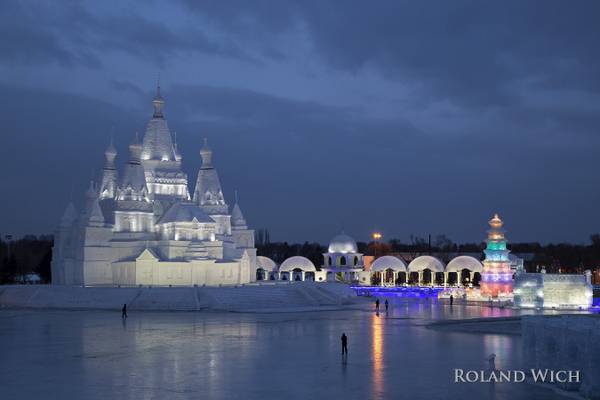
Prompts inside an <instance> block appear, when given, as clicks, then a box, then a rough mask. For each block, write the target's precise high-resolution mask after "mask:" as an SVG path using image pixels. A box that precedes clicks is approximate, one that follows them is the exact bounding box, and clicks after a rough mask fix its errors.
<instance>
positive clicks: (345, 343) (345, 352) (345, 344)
mask: <svg viewBox="0 0 600 400" xmlns="http://www.w3.org/2000/svg"><path fill="white" fill-rule="evenodd" d="M340 339H341V340H342V358H343V357H344V356H348V336H346V333H342V337H341V338H340Z"/></svg>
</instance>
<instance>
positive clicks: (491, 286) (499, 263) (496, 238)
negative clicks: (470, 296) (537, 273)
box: [479, 214, 513, 298]
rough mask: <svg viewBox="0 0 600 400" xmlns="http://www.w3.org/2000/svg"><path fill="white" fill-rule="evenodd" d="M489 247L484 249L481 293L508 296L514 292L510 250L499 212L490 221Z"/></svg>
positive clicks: (483, 295) (488, 295) (480, 284)
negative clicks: (507, 246)
mask: <svg viewBox="0 0 600 400" xmlns="http://www.w3.org/2000/svg"><path fill="white" fill-rule="evenodd" d="M489 224H490V227H491V228H490V230H489V231H488V239H487V247H486V249H485V250H484V252H485V260H484V261H483V271H482V273H481V282H480V283H479V286H480V293H481V296H482V297H484V298H489V297H492V298H495V297H498V296H507V295H510V294H511V293H512V281H513V279H512V271H511V269H510V260H509V259H508V253H510V251H509V250H507V249H506V238H505V237H504V229H502V224H503V222H502V220H501V219H500V217H498V214H495V215H494V218H492V219H491V220H490V221H489Z"/></svg>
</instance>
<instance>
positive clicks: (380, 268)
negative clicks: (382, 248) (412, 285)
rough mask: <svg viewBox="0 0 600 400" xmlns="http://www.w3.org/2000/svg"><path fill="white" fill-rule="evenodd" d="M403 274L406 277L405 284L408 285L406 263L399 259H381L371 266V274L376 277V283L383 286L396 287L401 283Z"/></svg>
mask: <svg viewBox="0 0 600 400" xmlns="http://www.w3.org/2000/svg"><path fill="white" fill-rule="evenodd" d="M401 273H402V275H403V277H404V283H406V282H407V276H408V275H407V268H406V263H405V262H404V261H403V260H401V259H400V258H398V257H394V256H383V257H379V258H378V259H377V260H375V261H374V262H373V264H371V274H372V275H375V278H376V281H378V282H379V283H380V284H381V285H382V286H385V285H390V284H391V285H392V286H395V285H396V284H397V283H400V282H399V281H400V279H401V275H400V274H401Z"/></svg>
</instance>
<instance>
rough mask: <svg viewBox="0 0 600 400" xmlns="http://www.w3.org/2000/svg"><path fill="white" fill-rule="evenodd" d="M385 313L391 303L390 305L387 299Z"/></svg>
mask: <svg viewBox="0 0 600 400" xmlns="http://www.w3.org/2000/svg"><path fill="white" fill-rule="evenodd" d="M384 304H385V312H387V310H388V307H389V306H390V303H388V301H387V299H385V303H384Z"/></svg>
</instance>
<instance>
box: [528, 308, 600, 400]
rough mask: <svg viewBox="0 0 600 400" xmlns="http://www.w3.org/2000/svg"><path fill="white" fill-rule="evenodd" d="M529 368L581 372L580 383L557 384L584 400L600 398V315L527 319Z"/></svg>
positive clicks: (532, 317)
mask: <svg viewBox="0 0 600 400" xmlns="http://www.w3.org/2000/svg"><path fill="white" fill-rule="evenodd" d="M522 330H523V351H524V353H525V362H526V364H527V365H526V367H527V368H542V369H545V368H548V369H551V370H555V371H558V370H571V371H575V370H578V371H580V374H581V376H580V382H567V383H556V385H557V386H558V387H559V388H560V389H564V390H568V391H573V392H576V393H579V394H580V395H582V396H583V397H585V398H593V399H598V398H600V316H599V315H597V314H592V315H561V316H525V317H523V321H522Z"/></svg>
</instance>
